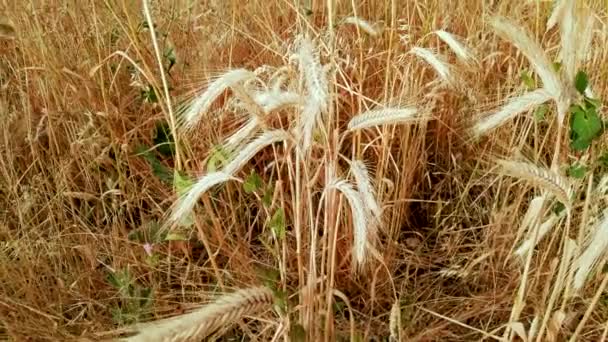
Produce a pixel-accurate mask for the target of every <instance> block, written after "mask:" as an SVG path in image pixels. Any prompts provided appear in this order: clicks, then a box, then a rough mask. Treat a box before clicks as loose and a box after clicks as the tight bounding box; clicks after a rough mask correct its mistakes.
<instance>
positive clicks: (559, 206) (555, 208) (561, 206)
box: [553, 202, 566, 215]
mask: <svg viewBox="0 0 608 342" xmlns="http://www.w3.org/2000/svg"><path fill="white" fill-rule="evenodd" d="M564 210H566V206H565V205H564V203H562V202H557V203H555V205H554V206H553V213H554V214H555V215H559V214H561V213H562V212H563V211H564Z"/></svg>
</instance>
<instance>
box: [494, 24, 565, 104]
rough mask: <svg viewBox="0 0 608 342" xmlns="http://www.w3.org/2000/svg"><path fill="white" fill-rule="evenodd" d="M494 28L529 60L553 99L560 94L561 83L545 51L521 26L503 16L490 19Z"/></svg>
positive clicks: (557, 97)
mask: <svg viewBox="0 0 608 342" xmlns="http://www.w3.org/2000/svg"><path fill="white" fill-rule="evenodd" d="M490 24H491V25H492V27H493V28H494V30H495V31H496V32H497V33H498V34H499V35H502V36H503V37H505V38H506V39H508V40H509V41H511V43H513V45H515V46H516V47H517V48H518V49H519V50H520V51H521V52H522V53H523V54H524V55H525V56H526V58H527V59H528V60H529V61H530V64H532V67H533V68H534V70H535V71H536V73H537V74H538V76H539V77H540V78H541V80H542V81H543V87H544V88H545V89H546V90H547V91H548V92H549V94H551V96H553V98H555V99H559V98H560V96H561V95H562V93H563V91H562V83H561V80H560V78H559V75H558V74H557V72H556V71H555V70H554V69H553V65H552V63H551V62H550V60H549V57H547V54H546V53H545V51H544V50H543V49H542V48H541V47H540V45H538V43H537V42H536V41H534V40H533V39H532V38H530V36H529V35H528V34H527V33H526V32H525V31H524V30H523V29H521V28H519V27H517V26H516V25H514V24H513V23H512V22H510V21H509V20H507V19H505V18H503V17H494V18H492V19H491V20H490Z"/></svg>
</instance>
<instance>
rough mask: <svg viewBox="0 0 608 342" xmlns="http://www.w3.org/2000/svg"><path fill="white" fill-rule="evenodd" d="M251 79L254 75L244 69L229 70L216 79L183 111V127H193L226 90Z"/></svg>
mask: <svg viewBox="0 0 608 342" xmlns="http://www.w3.org/2000/svg"><path fill="white" fill-rule="evenodd" d="M253 78H255V73H253V72H251V71H249V70H245V69H236V70H230V71H228V72H226V73H224V74H223V75H222V76H220V77H218V78H217V79H216V80H215V81H213V82H212V83H211V84H210V85H209V87H208V88H207V90H205V91H204V92H203V93H201V94H200V95H198V96H197V97H196V98H195V99H194V100H192V102H191V104H190V106H188V107H187V109H186V110H185V111H184V113H183V119H184V124H185V127H186V128H190V127H193V126H194V125H195V124H196V123H197V122H198V121H199V120H200V118H201V116H202V115H203V114H204V113H206V112H207V111H208V110H209V107H211V104H212V103H213V101H215V99H217V97H218V96H220V95H221V94H222V93H223V92H224V91H225V90H226V89H228V88H230V87H232V86H234V85H236V84H239V83H242V82H245V81H247V80H251V79H253Z"/></svg>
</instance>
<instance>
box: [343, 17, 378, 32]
mask: <svg viewBox="0 0 608 342" xmlns="http://www.w3.org/2000/svg"><path fill="white" fill-rule="evenodd" d="M342 23H343V24H351V25H355V26H358V27H359V28H360V29H361V30H362V31H363V32H365V33H367V34H368V35H370V36H372V37H377V36H378V35H380V33H381V31H380V30H378V29H376V28H375V27H374V25H372V24H370V23H369V22H368V21H366V20H363V19H361V18H359V17H348V18H344V20H342Z"/></svg>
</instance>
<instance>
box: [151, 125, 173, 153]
mask: <svg viewBox="0 0 608 342" xmlns="http://www.w3.org/2000/svg"><path fill="white" fill-rule="evenodd" d="M155 131H156V134H155V136H154V140H153V141H154V146H155V147H156V150H157V151H158V152H160V153H161V154H162V155H163V156H165V157H173V156H175V140H174V139H173V134H172V133H171V128H170V127H169V123H167V121H165V120H161V121H158V122H157V123H156V129H155Z"/></svg>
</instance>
